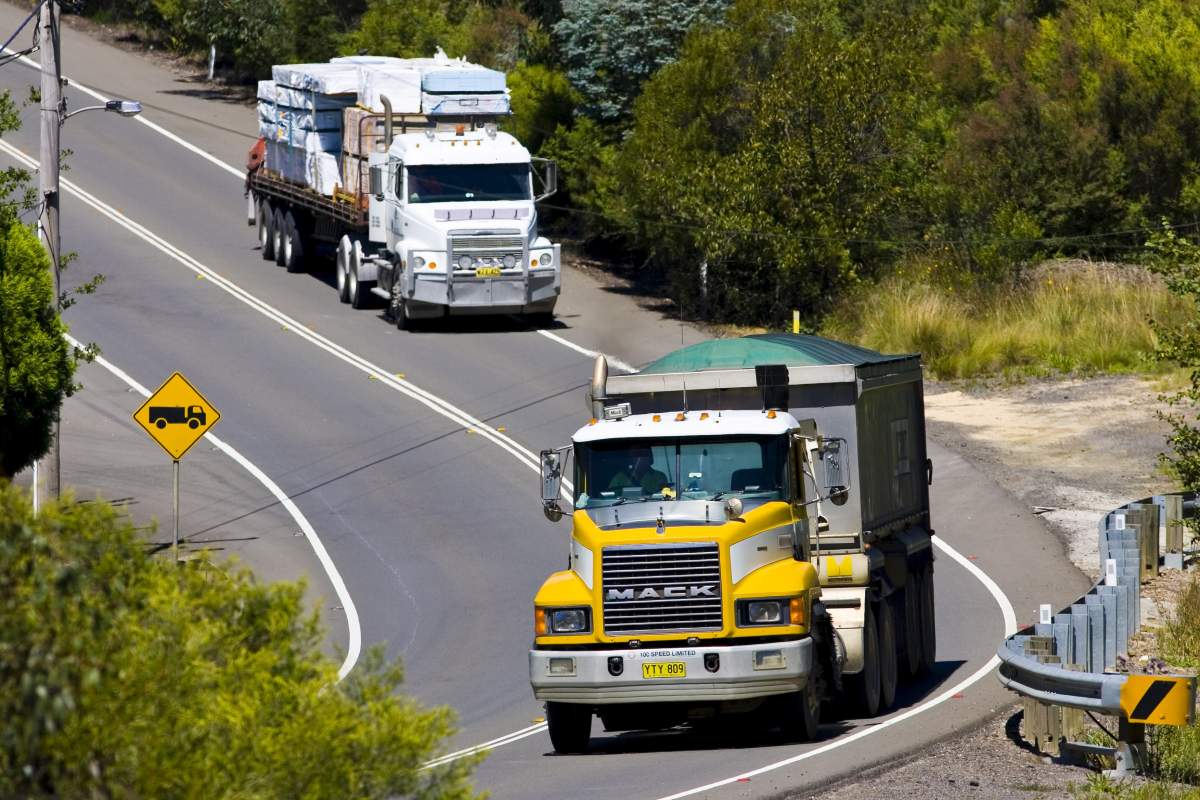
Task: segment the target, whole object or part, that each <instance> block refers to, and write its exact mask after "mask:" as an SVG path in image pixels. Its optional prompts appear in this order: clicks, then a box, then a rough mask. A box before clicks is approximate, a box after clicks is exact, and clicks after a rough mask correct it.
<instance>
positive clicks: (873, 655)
mask: <svg viewBox="0 0 1200 800" xmlns="http://www.w3.org/2000/svg"><path fill="white" fill-rule="evenodd" d="M588 404H589V409H590V411H591V419H590V420H589V421H588V422H587V424H585V425H584V426H583V427H582V428H580V429H579V431H578V432H576V433H575V435H574V436H573V437H572V443H571V444H570V445H569V446H566V447H561V448H557V449H550V450H544V451H542V453H541V466H542V501H543V506H544V510H545V513H546V516H547V517H548V518H549V519H550V520H551V521H557V520H559V519H561V518H562V517H563V516H564V515H565V514H566V513H567V511H566V510H564V508H563V506H562V501H563V500H567V501H569V502H570V503H571V511H570V514H571V537H570V554H569V567H568V569H565V570H563V571H562V572H557V573H555V574H553V575H551V576H550V577H549V578H548V579H547V580H546V581H545V582H544V583H543V584H542V586H541V588H540V589H539V590H538V592H537V594H536V596H535V598H534V626H535V630H534V644H533V648H532V649H531V650H530V653H529V674H530V682H531V684H532V686H533V692H534V696H535V697H536V698H537V699H538V700H542V701H544V702H545V706H546V720H547V722H548V724H549V732H550V738H551V742H552V743H553V746H554V749H555V750H556V751H558V752H565V753H571V752H581V751H583V750H585V749H586V747H587V745H588V742H589V740H590V737H591V730H592V719H593V717H594V716H598V717H599V718H600V721H601V723H602V724H603V726H604V729H605V730H606V731H624V730H662V729H667V728H671V727H675V726H678V725H684V724H697V723H701V722H702V721H704V720H709V719H714V718H718V717H723V716H724V715H732V714H737V715H742V717H743V718H744V719H746V718H748V719H750V720H754V721H755V722H756V723H760V724H761V725H763V726H764V727H769V728H771V729H778V730H779V732H780V734H781V736H783V737H785V738H788V739H811V738H812V737H814V736H815V735H816V733H817V725H818V722H819V717H820V713H821V709H822V706H823V705H826V706H835V705H836V706H837V708H838V711H839V713H848V712H847V711H846V710H844V708H849V709H853V711H852V712H849V713H859V714H862V715H866V716H874V715H877V714H879V713H882V712H884V711H886V710H887V709H889V708H890V707H891V706H892V704H893V702H894V700H895V696H896V686H897V683H898V681H899V680H900V679H901V678H906V677H911V676H915V675H918V674H920V673H921V672H923V671H925V670H928V669H929V668H930V667H931V666H932V665H933V663H934V660H935V658H936V639H935V628H934V602H933V600H934V592H933V551H932V547H931V537H932V535H933V529H932V527H931V526H930V517H929V489H928V487H929V485H930V483H931V482H932V464H931V462H930V461H929V460H928V459H927V458H926V451H925V415H924V396H923V388H922V382H921V365H920V358H919V356H915V355H898V356H894V355H883V354H880V353H877V352H875V351H872V350H867V349H864V348H860V347H856V346H853V345H848V344H842V343H839V342H834V341H831V340H828V339H823V338H820V337H816V336H802V335H777V334H768V335H762V336H748V337H744V338H738V339H721V340H714V341H709V342H704V343H701V344H698V345H693V346H691V347H685V348H683V349H681V350H678V351H676V352H674V353H671V354H669V355H667V356H665V357H663V358H662V359H659V360H658V361H656V362H654V363H652V364H650V365H649V366H647V367H645V368H644V369H642V370H641V371H640V372H637V373H634V374H631V375H619V376H618V375H614V376H612V377H609V375H608V369H607V364H606V363H605V361H604V359H603V357H602V356H601V357H598V358H597V362H596V365H595V369H594V373H593V378H592V383H591V387H590V389H589V392H588ZM572 462H573V469H572V467H571V464H572ZM568 471H570V473H571V475H572V476H573V480H570V481H568V480H566V476H567V473H568Z"/></svg>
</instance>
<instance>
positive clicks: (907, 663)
mask: <svg viewBox="0 0 1200 800" xmlns="http://www.w3.org/2000/svg"><path fill="white" fill-rule="evenodd" d="M902 666H903V667H904V675H905V677H907V678H912V677H915V676H916V675H918V674H920V672H921V578H920V573H917V572H913V573H911V574H909V576H908V584H907V585H906V586H905V587H904V661H903V662H902Z"/></svg>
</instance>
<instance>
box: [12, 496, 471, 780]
mask: <svg viewBox="0 0 1200 800" xmlns="http://www.w3.org/2000/svg"><path fill="white" fill-rule="evenodd" d="M303 595H304V588H303V585H302V584H299V583H275V584H271V585H263V584H260V583H258V582H257V581H256V580H255V579H254V578H253V576H251V575H250V574H249V573H248V572H246V571H244V570H239V569H238V568H236V567H235V566H232V565H230V564H228V563H216V562H213V561H210V560H208V559H207V558H202V559H201V560H200V561H197V562H191V563H189V564H188V565H187V566H186V567H181V566H177V565H175V564H174V563H172V562H169V561H163V560H157V559H155V558H153V557H152V556H151V555H149V554H148V552H147V549H146V547H145V544H144V542H142V541H139V540H138V539H137V538H136V534H135V531H134V530H133V528H132V526H131V525H130V523H129V522H127V521H126V520H124V519H122V518H120V517H118V516H117V514H116V512H115V511H114V510H113V509H112V508H111V507H110V506H109V505H107V504H106V503H104V502H101V501H95V502H89V503H76V502H74V501H73V500H71V499H70V498H67V499H65V500H64V501H63V502H61V503H51V504H50V505H48V506H46V507H45V508H44V509H43V510H42V511H41V513H39V514H37V515H34V514H33V511H32V508H31V507H30V504H29V501H28V499H27V497H26V495H25V494H24V493H23V492H21V491H20V490H19V489H17V488H16V487H12V486H7V485H0V718H3V719H4V720H5V721H6V722H5V724H4V725H3V726H0V796H4V797H25V798H51V797H177V798H201V797H235V796H236V797H246V798H255V799H256V800H268V799H269V798H280V800H283V798H289V799H290V798H298V797H307V798H335V797H337V798H341V797H359V798H380V799H382V798H391V797H401V796H403V797H411V798H439V799H440V798H465V797H472V796H474V795H473V792H472V791H471V789H470V787H469V784H468V781H467V776H468V773H469V771H470V769H471V768H472V765H473V762H472V761H471V760H470V759H468V760H467V761H455V762H452V763H450V764H447V765H444V766H440V767H436V768H433V769H428V770H425V769H422V764H423V763H425V762H426V761H428V760H429V759H430V758H431V757H433V756H434V755H435V754H436V751H437V750H438V748H439V747H440V745H441V743H442V742H444V741H445V739H446V737H447V736H448V735H449V734H450V732H451V715H450V712H449V711H448V710H446V709H442V708H434V709H426V708H422V707H421V706H419V705H418V704H417V703H415V702H414V701H412V700H411V699H409V698H406V697H404V696H403V695H400V694H397V693H396V690H397V688H398V687H399V685H400V683H401V678H402V673H401V669H400V667H399V665H398V664H388V663H385V661H384V660H383V658H382V655H381V653H380V652H379V651H373V652H372V653H371V654H370V655H369V656H368V657H367V658H365V659H364V660H363V661H362V662H360V664H359V665H358V666H357V667H356V668H355V670H354V672H353V673H351V675H350V676H348V677H347V678H346V679H345V680H343V681H341V682H340V683H339V682H337V672H336V666H335V664H334V663H333V662H332V661H331V660H330V659H329V658H328V657H326V656H325V655H323V654H322V650H321V639H322V636H321V626H320V624H319V620H318V619H317V616H316V614H315V613H305V612H304V610H303Z"/></svg>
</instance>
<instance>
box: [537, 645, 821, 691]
mask: <svg viewBox="0 0 1200 800" xmlns="http://www.w3.org/2000/svg"><path fill="white" fill-rule="evenodd" d="M756 654H757V655H756ZM776 654H778V658H777V657H776ZM706 655H707V656H710V658H709V664H710V665H711V661H712V659H711V656H712V655H715V656H716V658H717V661H718V665H717V669H716V671H715V672H712V671H709V669H708V668H706V666H705V656H706ZM551 659H555V663H554V664H553V665H552V664H551ZM562 659H570V660H571V663H570V665H569V668H568V664H567V663H566V662H565V661H562ZM610 659H620V665H621V671H620V674H617V675H613V674H612V672H611V671H610V668H609V662H610ZM648 662H672V663H682V664H683V665H684V668H685V669H686V676H685V677H679V678H674V677H671V678H644V677H642V665H643V664H645V663H648ZM756 662H757V663H758V664H759V668H758V669H755V664H756ZM780 662H781V663H782V666H778V667H775V668H773V669H764V668H762V666H763V665H764V663H765V664H772V665H773V664H776V663H780ZM812 663H813V643H812V639H811V638H808V637H805V638H803V639H797V640H794V641H784V642H770V643H766V644H748V645H733V646H724V647H673V648H667V649H662V650H657V649H655V648H653V647H644V648H639V649H637V650H530V651H529V681H530V683H531V684H532V685H533V696H534V697H536V698H537V699H538V700H555V701H558V702H563V703H588V704H594V705H603V704H609V703H662V702H720V701H724V700H748V699H753V698H756V697H767V696H770V695H777V694H788V693H789V692H797V691H800V690H801V689H803V688H804V687H805V686H806V685H807V683H808V678H809V675H811V674H812ZM552 666H553V667H554V672H552V671H551V667H552ZM564 673H566V674H564ZM572 673H573V674H572Z"/></svg>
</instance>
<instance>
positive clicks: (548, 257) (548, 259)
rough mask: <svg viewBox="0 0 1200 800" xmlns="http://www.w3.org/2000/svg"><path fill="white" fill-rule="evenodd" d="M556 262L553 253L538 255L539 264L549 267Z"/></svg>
mask: <svg viewBox="0 0 1200 800" xmlns="http://www.w3.org/2000/svg"><path fill="white" fill-rule="evenodd" d="M553 263H554V254H553V253H542V254H541V255H540V256H538V266H542V267H548V266H550V265H551V264H553Z"/></svg>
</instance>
